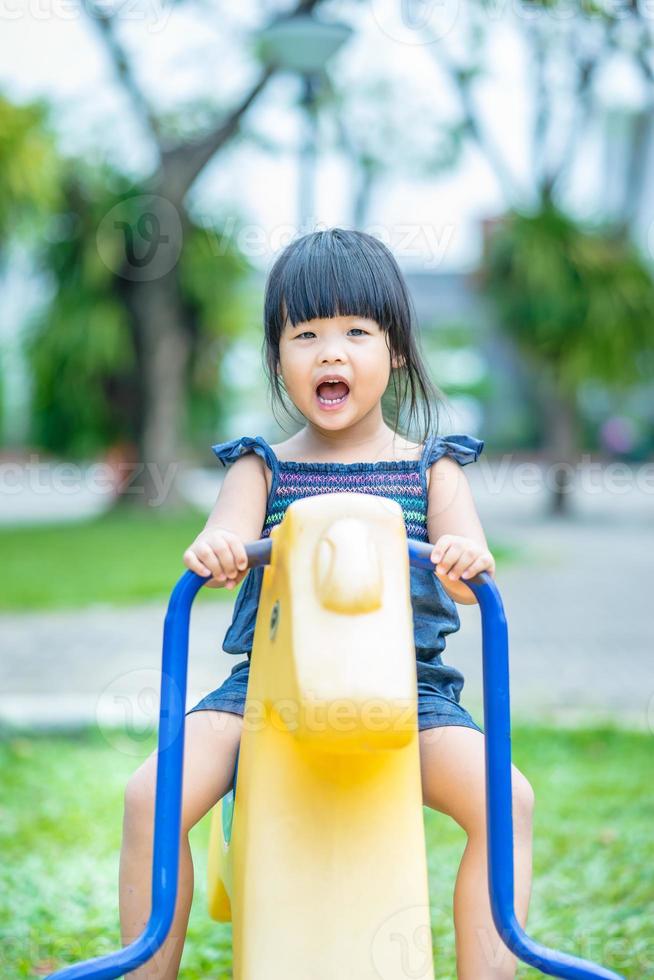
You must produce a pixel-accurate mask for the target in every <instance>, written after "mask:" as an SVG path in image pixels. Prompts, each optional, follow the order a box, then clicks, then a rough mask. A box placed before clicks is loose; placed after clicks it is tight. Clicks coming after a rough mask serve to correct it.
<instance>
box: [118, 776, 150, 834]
mask: <svg viewBox="0 0 654 980" xmlns="http://www.w3.org/2000/svg"><path fill="white" fill-rule="evenodd" d="M155 794H156V765H153V764H152V759H151V758H150V759H146V761H145V762H144V763H143V764H142V765H140V766H139V768H138V769H136V770H135V771H134V772H133V773H132V775H131V776H130V777H129V779H128V780H127V784H126V786H125V793H124V812H125V822H126V824H127V825H128V826H129V827H130V828H132V829H138V830H141V831H147V832H148V833H151V832H152V829H153V825H154V800H155Z"/></svg>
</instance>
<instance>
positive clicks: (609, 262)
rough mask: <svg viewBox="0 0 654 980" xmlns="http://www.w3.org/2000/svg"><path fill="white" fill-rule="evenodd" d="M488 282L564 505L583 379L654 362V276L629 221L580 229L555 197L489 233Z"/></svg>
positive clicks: (558, 504)
mask: <svg viewBox="0 0 654 980" xmlns="http://www.w3.org/2000/svg"><path fill="white" fill-rule="evenodd" d="M484 287H485V289H486V291H487V293H488V295H489V296H490V297H491V298H492V299H493V301H494V302H495V304H496V305H497V309H498V311H499V314H500V319H501V323H502V325H503V327H504V329H505V330H506V331H507V332H508V333H509V335H510V336H511V337H512V339H513V340H514V342H515V343H516V345H517V347H518V349H519V350H520V351H521V353H522V354H523V356H524V357H525V358H526V360H527V361H528V363H529V364H530V365H531V367H532V369H533V376H534V378H535V379H536V382H537V384H538V387H539V391H540V396H541V397H540V402H541V404H542V406H543V411H544V413H545V417H544V428H545V432H546V437H547V442H548V450H549V455H550V457H551V459H553V460H554V461H555V462H556V463H557V464H560V465H558V466H557V468H556V470H555V480H554V488H553V495H552V502H551V507H552V510H553V511H554V512H556V513H561V512H564V511H565V510H566V505H567V502H568V495H569V490H570V478H569V477H570V470H571V468H572V465H573V464H574V460H575V455H576V452H577V449H578V446H579V441H580V440H579V433H578V413H577V403H576V393H577V390H578V388H579V386H580V384H581V383H582V382H584V381H586V380H591V379H592V380H596V381H600V382H603V383H605V384H607V385H609V386H611V387H618V386H627V385H629V384H632V383H634V382H642V381H644V380H645V378H646V377H648V376H651V371H652V364H653V363H654V281H653V279H652V274H651V271H650V269H649V268H648V267H647V266H646V264H645V263H644V261H643V259H642V258H641V256H640V255H639V253H638V250H637V249H636V247H635V246H634V244H633V243H632V242H631V241H630V239H629V237H628V235H627V234H626V233H625V231H624V229H615V228H612V227H608V228H606V227H601V226H600V227H596V228H592V227H584V226H582V225H581V223H579V222H577V221H575V220H573V219H572V218H570V217H569V216H568V215H565V214H563V213H562V212H561V211H559V210H557V209H556V208H555V207H554V206H553V205H549V206H547V207H544V208H543V209H542V210H541V211H539V212H538V213H537V214H534V215H525V214H521V213H519V212H515V211H514V212H511V213H510V214H509V215H508V216H506V217H505V218H504V219H503V220H502V221H501V222H499V223H498V224H497V225H496V226H495V228H494V229H493V231H492V232H491V233H490V234H489V237H488V244H487V252H486V258H485V263H484Z"/></svg>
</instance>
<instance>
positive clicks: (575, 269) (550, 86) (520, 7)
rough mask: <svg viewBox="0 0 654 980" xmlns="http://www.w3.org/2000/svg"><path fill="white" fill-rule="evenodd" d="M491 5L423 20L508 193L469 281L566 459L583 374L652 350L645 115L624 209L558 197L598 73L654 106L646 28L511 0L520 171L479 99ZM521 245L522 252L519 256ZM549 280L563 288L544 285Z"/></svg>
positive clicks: (641, 17) (545, 0) (608, 13)
mask: <svg viewBox="0 0 654 980" xmlns="http://www.w3.org/2000/svg"><path fill="white" fill-rule="evenodd" d="M498 9H499V8H496V7H495V5H494V4H491V3H488V2H486V0H480V2H478V3H472V4H468V5H467V6H465V7H459V8H458V9H457V21H456V26H451V29H448V30H447V31H445V30H443V31H442V34H441V35H440V36H439V35H438V28H439V26H440V27H441V28H442V27H443V25H442V24H441V25H439V24H438V23H436V25H434V24H433V23H427V24H421V26H420V30H421V31H422V33H423V36H424V38H425V40H426V41H428V42H430V43H428V45H427V50H428V51H429V53H430V54H431V55H432V57H433V59H434V62H435V64H436V65H437V67H438V70H439V72H440V75H441V79H442V81H443V83H444V84H445V85H447V86H449V88H450V90H451V91H452V92H453V93H454V94H455V97H456V99H457V101H458V106H459V114H460V115H459V124H460V126H462V127H463V130H464V132H465V133H466V135H467V138H468V141H469V142H471V143H472V144H474V145H475V146H476V147H477V149H478V150H479V151H480V152H481V153H482V154H483V156H484V158H485V160H486V161H487V163H488V165H489V167H490V168H491V170H492V172H493V173H494V175H495V177H496V179H497V182H498V185H499V186H500V188H501V189H502V192H503V196H504V198H505V200H506V202H507V210H506V214H505V215H504V216H502V215H500V216H498V217H497V219H496V221H495V224H496V225H497V228H498V233H499V232H500V230H501V234H500V238H499V240H498V241H497V242H496V248H493V249H489V250H488V251H487V252H486V253H485V259H484V263H483V264H482V268H481V269H480V270H479V275H478V276H477V277H476V279H477V282H479V283H482V284H485V285H486V286H487V287H488V290H489V294H492V295H493V296H494V298H495V299H496V300H497V302H498V303H499V308H500V310H501V313H502V316H501V319H500V328H505V329H506V331H507V332H508V334H509V335H510V336H511V337H513V338H514V340H515V341H516V342H517V343H518V344H519V346H520V350H521V351H522V352H523V354H524V356H525V357H526V358H527V359H528V362H529V364H530V365H531V366H532V368H533V371H534V377H535V378H536V379H537V380H538V381H539V385H538V390H539V391H540V394H541V399H542V401H541V404H542V416H543V420H544V429H545V442H546V444H547V446H548V447H549V450H550V452H551V454H552V456H553V459H554V461H557V460H558V461H560V462H562V463H570V462H571V460H572V459H573V458H574V456H575V455H576V453H577V452H578V449H579V437H578V433H579V418H578V415H579V413H578V408H577V400H576V390H577V386H578V385H579V383H580V382H581V381H582V380H584V378H583V372H584V371H586V372H587V376H588V377H589V378H590V377H592V378H597V377H601V378H603V380H604V382H605V383H606V384H607V385H610V386H613V385H617V384H623V383H626V381H627V378H628V376H629V374H630V373H631V376H632V378H633V377H635V375H634V368H635V365H636V364H640V365H643V364H645V363H647V358H648V351H649V350H650V349H651V297H650V291H651V283H650V276H649V273H648V271H647V267H646V265H645V263H644V261H643V260H642V259H640V258H639V257H638V256H637V254H636V251H635V250H634V248H633V247H632V246H630V244H629V240H628V239H629V236H630V233H631V229H630V223H631V220H632V219H633V216H634V213H635V212H636V211H637V202H638V201H639V200H640V199H641V197H642V194H643V189H644V182H645V179H646V178H647V176H648V175H647V171H646V168H644V167H643V166H642V160H643V159H644V156H643V152H642V150H643V146H642V143H643V134H644V129H643V126H642V125H635V126H633V127H632V128H631V132H630V138H631V140H632V143H631V146H630V147H628V148H627V152H626V157H627V171H628V173H629V180H628V183H626V184H625V189H626V193H625V196H624V201H623V210H622V213H619V214H618V215H617V216H614V217H613V218H612V219H611V220H610V221H609V220H608V219H607V221H605V223H604V225H603V226H600V225H599V224H598V225H596V226H595V227H592V226H590V225H589V224H588V223H586V222H584V221H576V220H575V218H573V216H572V215H571V214H567V213H566V212H568V211H569V210H570V208H569V205H568V204H567V200H566V198H567V195H568V190H569V186H570V181H571V179H572V176H573V174H574V172H575V170H576V168H577V167H578V166H579V164H580V162H581V154H582V151H583V149H584V137H585V136H586V134H587V132H588V129H589V127H590V126H591V124H592V123H593V122H594V121H596V120H597V118H598V112H599V109H600V108H601V106H602V90H601V84H600V83H601V80H602V77H604V80H606V75H607V72H610V70H611V67H612V66H613V65H614V64H615V62H621V63H622V64H623V65H625V64H626V65H628V66H629V67H630V68H631V69H632V72H633V74H634V75H635V76H636V77H637V78H640V81H641V85H642V111H641V113H640V118H641V119H642V118H644V117H646V116H651V115H652V113H653V112H654V85H653V82H654V27H653V26H652V24H651V19H649V18H647V17H646V15H645V13H644V11H643V9H642V8H641V6H640V5H637V4H627V5H623V6H620V7H619V8H618V7H613V6H609V5H599V4H588V3H586V2H582V0H572V2H571V3H570V2H568V3H565V4H564V3H563V2H561V0H520V2H519V3H518V4H517V6H515V7H514V8H512V11H513V12H514V15H513V19H512V24H513V26H514V28H515V32H516V35H515V36H516V37H517V38H518V39H519V40H520V41H521V43H522V48H523V55H524V65H525V68H526V70H525V72H524V75H523V78H522V79H521V81H520V91H523V90H524V91H525V92H526V93H527V97H528V104H530V105H531V107H532V116H531V126H530V127H529V128H528V130H527V132H528V141H529V142H528V145H527V146H525V157H526V159H527V160H528V161H529V166H528V168H527V169H526V174H524V175H521V176H519V175H518V174H517V173H515V172H514V170H513V169H512V167H511V165H510V163H509V160H508V158H507V155H506V154H505V152H504V150H503V147H502V142H501V141H500V140H497V139H496V138H494V136H493V134H492V133H491V132H490V128H489V126H488V120H487V119H486V118H485V116H484V112H483V110H482V108H481V107H480V105H481V103H480V102H479V100H478V99H477V94H478V88H479V84H480V82H481V81H483V80H484V79H485V78H486V77H487V75H488V70H487V67H486V64H487V60H488V54H487V46H488V40H489V37H490V35H491V33H492V31H493V29H494V28H495V27H496V26H497V23H498V18H497V14H498ZM503 26H506V24H504V25H503ZM602 203H603V202H602V201H601V200H600V201H598V211H600V212H601V209H602ZM503 218H505V219H506V220H503ZM491 223H492V222H489V224H491ZM557 234H558V235H560V236H561V238H560V240H559V241H558V242H557V240H556V235H557ZM540 248H542V250H543V252H542V254H539V252H538V249H540ZM520 249H524V250H526V251H527V252H528V255H529V260H528V261H527V260H526V257H525V254H524V253H523V254H518V252H519V250H520ZM593 263H596V266H595V267H593ZM473 278H474V277H473ZM609 283H610V289H611V291H610V292H609V291H608V284H609ZM502 289H506V290H507V294H506V295H504V294H503V293H502ZM557 289H560V290H561V292H560V294H556V293H554V294H553V293H552V292H551V291H552V290H555V291H556V290H557ZM583 289H587V290H589V293H588V295H587V296H584V295H583V294H582V290H583ZM520 317H523V318H524V319H523V321H522V322H520ZM557 317H560V320H559V321H557V319H556V318H557ZM577 318H578V319H577ZM648 318H649V319H648ZM530 331H531V333H530ZM616 355H620V360H619V361H616V360H614V357H615V356H616ZM638 376H639V377H640V375H638ZM569 473H570V470H569V467H562V468H560V469H559V474H558V482H557V484H556V488H555V490H554V495H553V500H552V507H553V509H554V510H557V511H560V510H563V509H564V507H565V502H566V500H567V499H568V498H569V494H568V492H567V491H568V490H569V489H570V487H569Z"/></svg>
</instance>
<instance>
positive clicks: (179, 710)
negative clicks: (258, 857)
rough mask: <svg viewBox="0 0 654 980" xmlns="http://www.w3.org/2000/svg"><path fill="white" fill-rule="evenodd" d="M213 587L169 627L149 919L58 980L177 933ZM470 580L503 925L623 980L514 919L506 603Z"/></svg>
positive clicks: (175, 605)
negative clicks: (191, 710) (191, 753)
mask: <svg viewBox="0 0 654 980" xmlns="http://www.w3.org/2000/svg"><path fill="white" fill-rule="evenodd" d="M408 550H409V562H410V563H411V564H412V565H415V566H417V567H419V568H427V569H430V570H433V568H434V564H433V562H432V561H431V557H430V556H431V553H432V551H433V545H431V544H426V543H423V542H421V541H413V540H411V539H409V540H408ZM245 551H246V554H247V558H248V566H249V567H250V568H253V567H255V566H258V565H267V564H269V563H270V559H271V552H272V541H271V539H270V538H262V539H261V540H259V541H256V542H254V543H252V544H248V545H246V547H245ZM206 581H207V579H206V578H202V576H200V575H196V574H195V572H191V571H187V572H185V573H184V574H183V575H182V576H181V578H180V579H179V580H178V581H177V583H176V585H175V587H174V589H173V591H172V594H171V597H170V601H169V603H168V610H167V613H166V619H165V621H164V637H163V659H162V667H161V699H160V707H159V738H158V759H157V787H156V797H155V817H154V848H153V856H152V904H151V912H150V918H149V920H148V923H147V925H146V927H145V929H144V931H143V933H142V934H141V935H140V936H139V937H138V939H135V940H134V942H133V943H130V945H129V946H125V947H124V948H123V949H121V950H119V951H118V952H116V953H110V954H108V955H107V956H99V957H97V958H95V959H91V960H86V962H84V963H78V964H76V965H74V966H69V967H65V968H64V969H63V970H58V971H57V972H56V973H52V974H50V980H55V978H56V980H112V978H114V977H122V976H123V975H124V974H125V973H129V972H130V971H132V970H135V969H136V968H137V967H138V966H141V964H143V963H145V962H146V961H147V960H149V959H151V958H152V956H154V954H155V953H156V951H157V950H158V949H159V948H160V947H161V946H162V945H163V943H164V941H165V939H166V936H167V935H168V932H169V930H170V927H171V924H172V921H173V915H174V911H175V902H176V898H177V877H178V871H179V843H180V834H181V812H182V769H183V762H184V721H185V715H184V705H185V704H186V679H187V669H188V638H189V623H190V615H191V606H192V604H193V600H194V599H195V596H196V595H197V593H198V592H199V590H200V589H201V588H202V586H203V585H204V584H205V582H206ZM465 584H466V585H468V586H469V587H470V588H471V589H472V591H473V593H474V595H475V597H476V599H477V602H478V603H479V608H480V611H481V625H482V652H483V687H484V724H485V728H486V733H485V739H486V753H485V757H486V800H487V814H486V833H487V843H488V883H489V893H490V903H491V911H492V915H493V921H494V923H495V927H496V929H497V931H498V933H499V935H500V936H501V938H502V940H503V941H504V943H505V944H506V945H507V946H508V947H509V949H510V950H511V951H512V952H514V953H515V954H516V955H517V956H519V957H520V959H522V960H524V961H525V962H526V963H529V964H530V965H531V966H534V967H536V968H537V969H538V970H540V971H541V972H542V973H544V974H548V975H549V976H553V977H564V978H567V980H591V978H599V980H624V977H622V976H621V975H620V974H618V973H614V972H613V971H612V970H607V969H605V968H604V967H602V966H598V965H597V964H595V963H592V962H591V961H590V960H585V959H580V958H578V957H576V956H570V955H568V954H567V953H560V952H557V951H556V950H553V949H549V948H548V947H546V946H541V945H540V943H537V942H534V940H533V939H530V937H529V936H528V935H527V934H526V932H525V931H524V930H523V929H522V927H521V925H520V923H519V922H518V920H517V919H516V915H515V902H514V894H513V816H512V793H511V717H510V705H509V642H508V630H507V624H506V618H505V615H504V607H503V605H502V599H501V597H500V594H499V592H498V589H497V586H496V585H495V582H494V581H493V579H492V578H491V577H490V575H488V574H487V573H486V572H481V573H480V574H479V575H477V576H475V578H472V579H469V580H467V581H466V583H465Z"/></svg>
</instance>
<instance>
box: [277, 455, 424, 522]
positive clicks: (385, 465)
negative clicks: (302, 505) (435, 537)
mask: <svg viewBox="0 0 654 980" xmlns="http://www.w3.org/2000/svg"><path fill="white" fill-rule="evenodd" d="M420 463H421V461H420V460H419V459H416V460H397V461H392V460H391V461H387V462H380V463H297V462H290V461H287V462H284V461H283V460H278V461H277V466H278V477H277V482H276V487H275V488H274V492H272V493H271V495H270V500H269V505H268V511H267V514H266V519H265V522H264V527H263V531H262V537H268V536H269V535H270V533H271V531H272V529H273V528H274V527H276V526H277V524H279V523H280V522H281V520H282V518H283V517H284V513H285V512H286V508H287V507H288V506H289V504H292V503H293V501H294V500H299V499H300V498H301V497H313V496H315V495H316V494H321V493H347V492H349V493H370V494H376V495H377V496H380V497H389V498H390V499H391V500H395V501H396V502H397V503H398V504H399V505H400V507H401V508H402V514H403V516H404V523H405V526H406V532H407V537H409V538H414V539H416V540H418V541H427V540H428V538H427V495H426V489H427V488H426V485H424V480H423V478H422V476H421V472H420Z"/></svg>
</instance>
